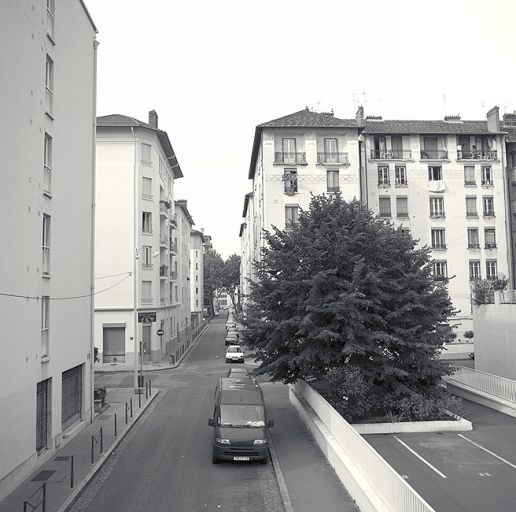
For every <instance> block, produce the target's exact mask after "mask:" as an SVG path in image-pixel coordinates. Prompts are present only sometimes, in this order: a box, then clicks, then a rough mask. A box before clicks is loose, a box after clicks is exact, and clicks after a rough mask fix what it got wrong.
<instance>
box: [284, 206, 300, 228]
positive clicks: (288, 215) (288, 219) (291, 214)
mask: <svg viewBox="0 0 516 512" xmlns="http://www.w3.org/2000/svg"><path fill="white" fill-rule="evenodd" d="M298 215H299V207H298V206H297V205H296V206H285V227H286V228H293V227H294V226H295V225H296V224H297V221H298Z"/></svg>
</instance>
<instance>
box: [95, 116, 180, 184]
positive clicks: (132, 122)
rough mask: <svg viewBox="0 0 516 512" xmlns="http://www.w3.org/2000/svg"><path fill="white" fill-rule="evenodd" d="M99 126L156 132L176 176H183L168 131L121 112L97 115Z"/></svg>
mask: <svg viewBox="0 0 516 512" xmlns="http://www.w3.org/2000/svg"><path fill="white" fill-rule="evenodd" d="M98 127H101V128H103V127H106V128H107V127H125V128H130V127H138V128H145V129H147V130H151V131H153V132H155V133H156V135H157V137H158V139H159V141H160V144H161V146H162V147H163V150H164V151H165V154H166V156H167V160H168V164H169V165H170V167H171V169H172V172H173V173H174V178H182V177H183V172H182V171H181V167H180V166H179V162H178V161H177V157H176V154H175V153H174V149H173V148H172V144H171V142H170V139H169V138H168V134H167V132H165V131H163V130H160V129H159V128H154V127H153V126H151V125H150V124H148V123H144V122H143V121H140V120H138V119H136V118H134V117H130V116H123V115H121V114H110V115H107V116H99V117H97V128H98Z"/></svg>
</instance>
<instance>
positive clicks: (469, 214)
mask: <svg viewBox="0 0 516 512" xmlns="http://www.w3.org/2000/svg"><path fill="white" fill-rule="evenodd" d="M466 217H470V218H475V219H476V218H478V212H476V211H473V210H471V211H467V212H466Z"/></svg>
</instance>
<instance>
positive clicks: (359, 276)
mask: <svg viewBox="0 0 516 512" xmlns="http://www.w3.org/2000/svg"><path fill="white" fill-rule="evenodd" d="M266 241H267V248H265V249H264V250H263V254H262V260H261V262H259V263H257V270H258V280H257V282H256V283H254V284H253V286H252V292H251V303H252V306H251V308H250V310H249V311H248V321H247V326H248V330H247V334H246V337H247V342H248V344H249V345H250V347H251V348H252V349H254V351H255V353H256V355H257V357H258V360H259V361H261V365H260V367H259V369H258V371H259V372H260V373H269V374H270V375H271V377H272V379H274V380H283V381H284V382H294V381H295V380H297V379H299V378H306V377H309V376H315V377H323V376H328V375H329V376H330V380H332V379H333V382H334V383H335V382H338V383H339V385H338V386H337V387H338V390H337V392H338V393H340V396H341V398H342V399H343V400H344V403H345V405H347V406H348V409H349V411H350V415H351V416H353V415H354V416H360V415H361V414H365V413H367V411H369V412H377V411H392V410H395V409H396V407H397V406H398V407H399V406H400V404H402V405H403V404H405V407H406V408H411V407H412V408H413V407H415V406H417V407H421V400H422V399H425V400H427V401H428V400H434V403H437V402H438V401H439V399H440V397H442V387H441V386H440V385H439V384H440V382H441V376H442V375H444V374H446V373H447V372H448V367H447V366H446V365H444V364H443V363H441V362H440V361H439V359H438V355H439V352H440V350H441V347H442V345H443V343H444V342H445V341H447V340H448V337H449V335H450V332H449V330H447V329H442V328H438V326H442V325H443V324H445V323H446V322H447V319H448V318H449V317H450V316H452V315H453V313H454V311H453V308H452V306H451V302H450V300H449V297H448V293H447V290H446V284H445V283H439V282H436V281H434V280H433V278H432V276H431V272H430V254H429V250H428V249H426V248H422V249H416V248H415V244H416V243H415V241H414V240H413V239H412V238H411V237H410V236H409V235H406V234H404V233H402V232H401V230H399V229H398V230H396V229H394V228H393V227H392V225H389V224H388V223H386V222H385V221H383V220H381V219H378V218H375V217H374V216H373V214H372V213H371V212H370V211H369V210H368V209H367V208H366V207H365V206H364V205H363V204H362V203H361V202H359V201H352V202H350V203H346V202H345V201H344V200H343V199H342V198H341V197H340V195H337V196H332V197H326V196H315V197H313V198H312V200H311V203H310V208H309V210H308V211H306V212H301V214H300V216H299V223H298V225H297V226H296V227H294V228H293V229H291V230H285V231H280V230H277V229H275V230H274V232H273V233H266ZM339 386H340V387H339ZM343 393H344V394H343Z"/></svg>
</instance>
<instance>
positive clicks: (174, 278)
mask: <svg viewBox="0 0 516 512" xmlns="http://www.w3.org/2000/svg"><path fill="white" fill-rule="evenodd" d="M170 279H172V281H177V272H176V271H175V270H171V271H170Z"/></svg>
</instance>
